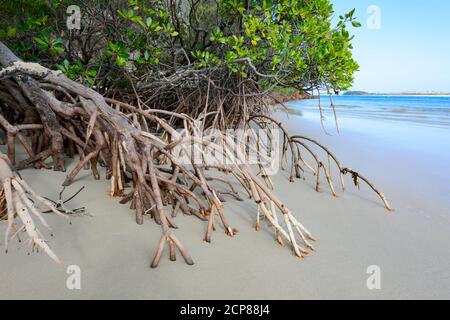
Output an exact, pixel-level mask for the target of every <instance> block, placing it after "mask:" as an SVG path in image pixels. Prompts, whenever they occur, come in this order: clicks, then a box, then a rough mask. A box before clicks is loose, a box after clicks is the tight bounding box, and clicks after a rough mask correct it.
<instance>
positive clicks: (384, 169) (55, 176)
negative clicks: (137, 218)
mask: <svg viewBox="0 0 450 320" xmlns="http://www.w3.org/2000/svg"><path fill="white" fill-rule="evenodd" d="M287 123H288V126H289V127H290V128H291V129H292V131H293V132H296V131H297V132H300V131H301V133H303V134H307V135H309V136H311V137H314V138H316V139H319V140H321V141H323V142H324V143H326V144H327V145H329V146H331V148H332V150H334V151H335V152H336V155H337V156H338V157H340V158H341V160H342V161H343V162H344V164H347V165H348V166H350V167H352V168H353V169H359V170H361V172H364V173H365V174H366V176H368V177H370V178H371V179H372V180H373V181H374V183H375V184H376V185H378V186H379V188H380V189H382V190H383V191H384V192H385V193H386V194H387V195H388V198H389V199H390V200H391V204H392V206H393V207H394V208H395V209H396V211H395V212H394V213H391V214H389V213H387V211H386V210H384V209H383V207H382V206H381V204H380V202H379V201H378V199H377V198H376V197H375V196H374V195H373V194H372V193H370V192H368V191H367V190H366V189H364V188H363V189H362V190H361V191H359V192H358V191H357V190H356V189H355V188H354V187H352V186H351V185H350V184H351V183H350V180H347V181H346V182H347V186H348V191H346V192H345V193H342V192H339V195H338V198H333V197H332V196H331V195H330V194H329V192H328V190H327V188H326V185H325V184H323V188H322V191H321V192H320V193H317V192H315V191H314V189H313V180H312V179H308V180H306V181H302V180H298V181H296V182H295V183H289V182H288V181H287V179H286V177H285V176H286V174H285V173H283V174H279V175H277V176H276V177H274V181H275V183H276V186H277V191H276V193H277V194H278V195H279V197H280V198H281V199H282V200H283V201H285V203H286V204H287V205H288V206H289V207H290V208H291V209H292V211H293V212H294V213H295V215H296V216H297V218H299V220H300V221H301V222H302V223H303V224H304V225H305V226H306V227H307V228H309V230H310V231H312V232H313V234H314V235H315V236H317V238H318V242H317V249H318V251H317V252H316V253H314V254H312V255H311V256H309V257H307V258H306V259H305V260H300V259H297V258H295V257H294V256H293V255H292V254H291V252H290V251H289V250H287V249H286V248H281V247H280V246H279V245H278V244H277V243H276V242H275V241H274V239H273V236H272V234H271V232H269V231H268V229H267V228H265V227H264V228H263V229H262V230H261V231H260V232H255V230H254V228H253V225H254V222H255V213H256V209H255V206H254V205H252V204H251V203H249V202H235V201H231V200H230V201H227V205H226V207H227V209H226V214H227V216H228V218H229V221H230V222H231V224H232V226H233V227H236V228H238V229H239V230H240V232H239V234H238V236H236V237H235V238H229V237H227V236H226V235H225V234H224V233H223V232H220V231H217V232H215V233H214V234H213V240H212V243H211V244H206V243H204V242H203V241H202V237H203V232H204V230H205V227H206V225H205V224H203V223H202V222H200V221H199V220H198V219H196V218H194V217H183V216H181V215H180V216H179V217H177V224H178V225H179V226H180V229H179V230H176V234H177V235H178V237H179V238H180V239H181V240H182V241H183V242H184V244H185V245H186V247H187V248H188V249H189V251H190V253H191V255H192V256H193V258H194V261H195V265H194V266H188V265H186V264H185V263H184V262H183V261H182V260H181V259H179V260H178V261H176V262H170V261H169V259H168V257H167V256H164V258H163V259H162V261H161V264H160V266H159V267H158V268H157V269H151V268H149V264H150V261H151V258H152V255H153V253H154V251H155V249H156V246H157V243H158V240H159V237H160V231H159V227H158V226H157V225H156V224H155V223H153V222H152V221H150V220H148V219H147V220H146V221H145V223H144V224H143V225H141V226H138V225H136V223H135V222H134V215H133V212H132V211H130V210H129V209H128V207H127V206H123V205H120V204H119V203H118V199H109V197H108V196H107V193H108V186H109V184H108V181H105V180H100V181H95V180H93V178H92V176H91V175H90V172H89V171H83V172H81V174H80V176H79V178H78V180H77V181H76V182H75V183H74V185H73V186H72V187H71V188H70V189H69V192H68V193H67V195H69V193H70V192H71V191H76V190H77V188H78V187H80V186H82V185H85V186H86V189H85V190H84V191H83V192H82V193H81V194H80V195H79V196H78V197H76V198H75V199H74V200H73V201H71V202H70V203H69V204H70V207H77V206H86V207H87V208H88V209H89V212H90V213H91V214H92V217H88V216H84V217H75V218H73V219H72V221H73V224H72V225H69V224H68V223H67V222H66V221H64V220H63V219H61V218H58V217H55V216H52V215H47V217H48V218H47V219H48V221H49V222H50V223H51V225H52V226H53V228H54V234H55V235H54V237H53V238H51V241H50V246H51V247H52V248H53V249H54V251H55V252H56V253H57V254H58V256H59V257H60V258H61V259H62V260H63V262H64V263H65V265H66V266H67V265H78V266H80V268H81V290H68V289H67V288H66V279H67V277H68V276H69V275H68V274H67V273H66V269H65V267H59V266H57V265H56V264H54V263H53V262H52V261H51V260H50V259H49V258H48V257H47V256H45V255H44V254H42V253H39V254H36V253H34V254H31V255H27V247H26V246H25V245H24V244H19V243H17V241H14V242H13V243H11V245H10V250H9V253H8V254H4V253H3V252H2V253H0V299H6V298H10V299H11V298H12V299H21V298H27V299H28V298H43V299H100V298H102V299H113V298H120V299H334V298H337V299H340V298H350V299H356V298H362V299H378V298H386V299H391V298H392V299H398V298H407V299H412V298H438V299H440V298H447V299H449V298H450V241H449V240H450V210H449V209H450V200H449V197H448V195H449V189H448V173H449V171H448V163H444V166H442V165H441V164H440V163H439V161H441V160H439V158H436V159H429V158H427V157H426V156H424V155H420V154H418V153H417V152H416V151H409V150H400V149H398V146H395V145H393V146H386V145H380V144H379V143H377V140H376V139H375V138H374V137H369V136H367V137H366V136H364V135H361V134H355V133H352V132H346V131H344V132H342V133H341V135H339V136H331V137H330V136H327V135H324V134H323V132H322V131H321V129H320V126H317V124H313V123H308V122H306V121H303V122H302V121H300V122H299V121H298V120H295V121H293V120H290V121H288V122H287ZM299 127H301V130H300V129H299ZM1 148H2V150H4V149H3V148H4V147H3V146H2V147H1ZM433 161H434V162H433ZM436 161H438V162H437V163H436ZM424 165H425V166H426V167H425V168H423V166H424ZM21 174H22V176H23V177H24V178H25V179H26V180H27V181H28V182H29V184H30V185H31V187H33V188H34V189H35V190H36V191H38V192H39V193H41V194H42V195H44V196H47V197H50V198H57V194H58V191H59V190H60V187H59V185H60V184H61V183H62V181H63V180H64V177H65V175H64V174H62V173H55V172H53V171H44V170H41V171H37V170H33V169H28V170H24V171H23V172H21ZM4 231H5V225H4V224H1V225H0V235H1V238H0V239H1V240H0V242H3V234H4ZM370 265H377V266H379V267H380V269H381V289H380V290H369V289H368V288H367V286H366V280H367V278H368V276H369V275H368V274H367V273H366V270H367V268H368V266H370Z"/></svg>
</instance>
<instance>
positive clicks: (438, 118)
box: [288, 96, 450, 129]
mask: <svg viewBox="0 0 450 320" xmlns="http://www.w3.org/2000/svg"><path fill="white" fill-rule="evenodd" d="M332 100H333V103H334V104H335V106H336V112H337V115H338V118H351V119H361V120H374V121H377V120H378V121H388V122H394V123H395V122H397V123H398V122H400V123H407V124H411V125H418V126H431V127H436V128H445V129H450V96H333V97H332ZM320 102H321V105H322V107H323V112H324V115H325V116H326V118H330V117H331V118H333V113H332V110H331V108H330V99H329V97H327V96H324V97H322V98H321V100H320ZM288 105H289V107H290V108H292V109H294V110H295V111H297V112H298V111H300V112H301V114H302V115H303V116H304V117H305V118H309V119H316V120H317V119H320V117H319V109H318V105H319V100H318V99H310V100H301V101H295V102H290V103H289V104H288ZM330 120H332V119H330Z"/></svg>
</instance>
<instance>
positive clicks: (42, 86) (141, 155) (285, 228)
mask: <svg viewBox="0 0 450 320" xmlns="http://www.w3.org/2000/svg"><path fill="white" fill-rule="evenodd" d="M0 65H2V66H3V67H4V68H3V69H2V70H0V86H1V87H0V89H1V88H5V89H6V90H4V91H3V92H2V91H0V92H1V93H2V94H1V95H0V107H1V111H2V112H1V114H0V127H1V128H2V129H3V130H4V131H5V133H6V136H7V141H6V143H7V149H8V152H7V154H8V155H7V159H6V158H5V157H3V158H2V159H3V160H2V161H3V162H0V164H1V163H3V165H2V167H0V178H2V179H1V180H2V183H3V186H2V189H1V190H2V195H3V198H4V199H6V200H5V201H6V202H5V201H3V202H2V201H0V204H2V203H3V204H4V203H6V207H7V208H6V209H2V210H0V211H1V212H2V213H3V218H4V219H5V213H4V212H7V214H6V219H7V221H8V225H14V223H13V221H14V220H15V215H16V214H17V215H18V216H19V218H20V219H21V220H22V221H23V223H24V229H23V230H26V232H27V233H28V235H29V237H30V239H31V241H32V243H33V244H35V245H37V246H39V247H40V248H42V249H43V250H44V251H45V252H46V253H47V254H48V255H50V256H51V257H52V258H53V259H54V260H55V261H58V262H59V260H58V258H57V257H56V255H55V254H54V253H53V252H52V251H51V250H50V248H48V246H47V244H46V243H45V241H43V238H42V236H41V235H40V233H39V232H38V231H37V229H35V228H33V226H34V225H33V224H32V223H34V222H33V220H32V219H31V215H30V213H29V212H31V214H34V215H35V216H36V217H37V218H38V219H39V220H41V222H42V224H43V225H44V226H45V225H46V223H45V221H44V220H42V219H41V218H42V216H40V215H39V212H37V211H36V210H34V209H33V203H30V202H28V201H27V199H28V198H27V195H26V193H28V196H30V197H34V198H36V199H39V201H42V198H40V197H39V196H37V195H36V194H35V193H33V192H32V190H31V189H30V188H29V187H28V186H27V185H26V184H25V182H24V181H23V180H21V179H20V178H18V177H16V176H15V175H13V174H12V171H11V170H10V169H11V168H14V169H17V170H19V169H22V168H25V167H29V166H34V167H36V168H49V164H48V161H47V159H49V158H51V159H52V163H53V170H57V171H65V170H66V166H65V158H66V157H69V158H72V157H74V156H76V155H78V157H79V162H78V164H77V165H76V166H75V168H74V169H73V170H72V171H71V172H69V173H68V174H67V177H66V179H65V181H64V183H63V185H64V186H68V185H70V184H71V183H72V182H73V181H74V180H75V179H76V177H77V175H78V173H79V172H80V171H81V170H83V169H90V170H91V171H92V174H93V176H94V178H95V179H100V171H99V170H98V166H99V165H100V166H103V167H105V170H106V178H107V179H110V181H111V195H112V196H116V197H121V203H129V204H130V208H132V209H133V210H135V213H136V214H135V219H136V222H137V223H138V224H142V223H143V222H144V217H145V216H149V217H151V218H152V219H154V220H155V222H156V223H157V224H159V225H160V227H161V240H160V242H159V245H158V246H157V249H156V252H155V254H154V257H153V259H152V262H151V267H156V266H158V264H159V262H160V259H161V257H162V254H163V252H164V248H165V246H166V244H167V245H168V248H169V258H170V260H172V261H174V260H176V253H177V251H178V252H179V253H180V254H181V256H182V257H183V259H184V261H185V262H186V263H187V264H193V260H192V258H191V257H190V255H189V253H188V251H187V249H186V248H185V247H184V246H183V244H182V242H181V241H180V240H179V239H178V238H177V237H176V235H175V230H176V229H177V228H178V227H177V225H176V223H175V217H176V215H177V212H178V211H180V212H182V213H183V214H186V215H194V216H196V217H197V218H199V219H200V220H201V221H204V223H205V228H206V230H205V234H204V240H205V241H206V242H210V241H211V237H212V233H213V231H214V230H216V229H217V228H218V224H219V223H220V224H221V227H222V229H223V231H224V232H225V233H226V234H227V235H228V236H230V237H232V236H234V235H235V234H236V233H237V230H236V229H235V228H233V227H231V225H230V224H229V223H228V221H227V218H226V214H225V211H224V201H225V197H228V196H230V197H232V198H234V199H237V200H242V198H241V196H240V195H239V193H238V192H239V191H238V190H237V189H236V187H235V186H233V184H232V183H231V181H234V182H235V183H237V185H240V186H241V187H242V189H243V190H245V191H246V192H247V194H248V195H249V197H250V198H251V200H252V201H253V202H254V203H255V204H256V206H257V215H256V229H257V230H258V229H259V228H260V220H261V217H264V218H265V220H266V221H267V222H268V225H269V226H270V227H271V228H273V230H274V234H275V238H276V240H277V241H278V242H279V243H280V244H284V243H288V244H289V245H290V247H291V248H292V251H293V253H294V254H295V255H296V256H297V257H300V258H303V257H304V256H305V255H307V254H309V253H310V252H311V251H315V248H314V246H313V245H312V241H315V237H314V236H313V235H312V234H311V233H310V232H309V231H308V230H307V229H306V228H305V227H304V226H303V225H302V224H301V223H300V222H299V221H298V220H297V218H296V217H295V216H294V214H293V213H292V212H291V211H290V210H289V209H288V208H287V207H286V205H285V204H284V203H282V202H281V201H280V200H279V199H278V198H277V197H276V196H275V194H274V192H273V191H272V188H273V184H272V181H271V180H270V177H269V176H268V174H267V173H266V169H265V168H264V166H262V165H261V164H260V163H257V164H255V165H252V164H249V162H248V161H247V159H248V155H249V153H250V152H252V151H254V152H256V153H257V154H258V155H259V156H261V157H264V155H263V154H264V152H265V151H266V150H267V149H268V145H267V144H264V143H263V142H261V140H260V139H259V138H258V137H256V136H255V135H254V131H252V129H253V128H254V127H255V126H254V125H255V124H256V127H259V128H262V129H263V130H266V129H268V128H269V127H270V126H273V124H276V125H277V126H278V127H279V128H281V129H282V132H283V135H284V139H285V141H284V144H283V146H282V150H283V153H282V154H283V159H282V161H284V162H286V161H287V158H288V156H287V150H288V148H290V149H291V161H292V165H291V179H293V177H294V176H296V177H300V172H301V171H304V170H305V169H304V167H305V168H309V169H310V170H312V171H313V172H314V174H315V175H316V176H317V186H316V188H317V190H318V188H319V172H320V170H321V169H322V171H323V172H324V174H325V177H326V180H327V182H328V184H329V186H330V188H331V190H332V193H333V194H335V190H334V188H333V185H332V180H331V174H330V172H329V169H327V168H326V166H325V165H324V164H323V163H322V162H321V161H320V160H319V159H318V157H317V156H315V154H314V152H312V151H311V149H310V148H308V146H307V145H306V144H305V143H304V142H302V141H303V140H305V139H304V138H303V137H300V136H294V137H290V136H289V135H288V133H287V131H286V130H285V129H284V127H282V124H279V123H277V122H276V121H274V120H273V119H272V118H271V117H270V116H268V115H267V114H266V113H265V111H264V110H266V108H264V107H259V106H258V107H255V108H249V107H248V101H247V100H245V97H244V98H243V100H242V99H241V98H239V99H241V100H240V102H239V103H241V104H242V105H244V106H245V108H244V109H243V110H239V109H234V108H231V109H227V112H224V108H223V106H222V104H223V101H224V99H225V98H223V99H222V98H221V97H220V96H219V97H215V101H216V102H217V101H218V102H217V103H218V104H219V105H220V107H218V105H215V107H214V108H213V111H211V112H210V111H208V110H212V109H208V107H209V105H208V101H210V99H212V98H211V97H210V96H209V90H210V88H209V82H208V89H207V90H208V94H207V95H206V98H205V99H206V100H205V101H206V103H205V104H203V102H204V101H203V100H202V105H203V109H198V108H199V107H196V108H194V111H193V112H191V113H189V112H187V111H186V109H179V108H181V105H180V107H177V108H176V109H175V110H173V109H167V108H166V109H154V108H149V107H148V105H146V104H145V102H144V100H143V98H142V96H139V95H138V94H136V99H137V104H138V105H137V106H134V105H132V104H129V103H126V102H123V101H119V100H117V99H116V98H111V97H109V98H105V97H104V96H102V95H101V94H99V93H97V92H96V91H94V90H93V89H91V88H88V87H85V86H83V85H81V84H79V83H77V82H74V81H72V80H70V79H68V78H67V77H66V76H65V75H63V74H61V73H60V72H56V71H52V70H49V69H47V68H44V67H42V66H40V65H38V64H34V63H26V62H22V61H20V59H18V58H17V57H16V56H15V55H14V54H13V53H12V52H11V51H10V50H9V49H8V48H7V47H6V46H4V45H3V44H2V43H1V42H0ZM7 88H9V89H7ZM13 92H15V93H16V94H13ZM236 99H238V98H236ZM252 99H255V98H254V97H253V96H252ZM183 108H185V106H184V107H183ZM180 110H184V111H185V112H182V111H180ZM227 117H228V120H227ZM229 118H232V120H231V121H230V120H229ZM230 124H232V125H233V126H234V127H236V126H238V127H239V128H240V129H242V130H243V132H244V134H243V135H242V136H241V135H236V134H235V135H230V134H229V133H227V132H226V130H225V129H227V128H229V126H230ZM175 128H177V129H182V130H176V129H175ZM264 132H267V136H268V138H269V139H268V141H272V140H273V139H275V136H273V133H271V131H270V130H267V131H264ZM16 141H18V143H21V144H22V145H23V147H24V149H25V150H26V152H27V154H28V158H27V159H25V160H20V161H19V159H16V156H15V143H16ZM309 141H310V142H313V143H314V141H313V140H309ZM316 145H319V146H320V144H318V143H316ZM300 147H303V148H304V149H305V150H307V151H309V152H310V153H311V154H312V155H313V156H314V158H315V159H316V162H317V163H316V167H317V168H316V169H314V168H313V166H312V165H309V164H308V163H306V161H305V160H303V158H302V156H301V152H300ZM269 149H270V148H269ZM324 150H327V149H324ZM196 152H197V156H195V153H196ZM327 152H328V151H327ZM193 153H194V155H193ZM328 154H329V155H330V156H331V157H332V158H333V159H334V160H335V162H336V164H337V165H338V167H339V170H340V171H339V172H340V173H341V174H346V173H351V174H352V175H353V176H354V179H357V178H358V177H359V178H360V179H362V180H363V181H365V182H367V183H369V182H368V181H367V180H366V179H365V178H363V177H361V176H360V175H358V174H356V173H355V172H353V171H351V170H350V169H344V168H342V167H341V166H340V164H339V162H338V161H337V160H336V159H335V158H334V156H333V155H332V154H331V153H330V152H328ZM7 161H9V163H10V166H9V165H7ZM212 171H215V173H214V174H212V173H211V172H212ZM258 175H260V177H258ZM355 177H356V178H355ZM341 181H343V180H341ZM369 185H370V186H372V185H371V184H370V183H369ZM219 186H220V187H219ZM22 189H23V190H22ZM374 190H375V192H377V193H378V194H379V195H380V197H382V199H383V201H384V203H385V205H386V207H387V208H388V209H389V206H388V204H387V202H386V200H385V198H384V196H382V194H381V193H379V192H378V191H377V190H376V189H375V188H374ZM38 197H39V198H38ZM3 198H0V199H3ZM44 200H45V199H44ZM45 204H46V205H47V207H48V208H50V209H51V210H53V211H55V213H59V214H61V213H60V212H59V211H58V210H56V209H55V206H54V205H53V204H52V203H50V202H48V201H47V202H45ZM1 208H2V207H1V206H0V209H1ZM23 208H25V209H24V210H22V209H23ZM5 210H6V211H5ZM18 210H22V211H21V212H20V213H19V212H18ZM64 216H65V215H64ZM0 217H2V216H1V215H0ZM11 228H12V227H8V231H7V235H6V236H7V238H8V239H11V236H10V231H11V230H10V229H11ZM33 230H35V231H34V233H33ZM19 231H21V230H20V229H19V230H18V232H17V234H18V233H19Z"/></svg>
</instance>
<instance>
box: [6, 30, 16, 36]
mask: <svg viewBox="0 0 450 320" xmlns="http://www.w3.org/2000/svg"><path fill="white" fill-rule="evenodd" d="M16 33H17V29H16V28H8V31H6V36H7V37H9V38H11V37H14V36H15V35H16Z"/></svg>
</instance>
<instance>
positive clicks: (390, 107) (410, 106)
mask: <svg viewBox="0 0 450 320" xmlns="http://www.w3.org/2000/svg"><path fill="white" fill-rule="evenodd" d="M333 102H334V105H335V106H336V113H337V118H338V122H339V128H340V130H341V132H347V133H349V132H353V133H355V134H356V135H355V137H357V138H361V139H362V137H365V138H364V139H368V141H370V140H373V141H380V142H381V143H382V144H384V145H390V146H393V147H394V148H396V149H397V150H403V149H409V150H415V151H416V152H418V153H420V154H423V155H424V156H426V157H429V156H433V157H435V159H436V160H438V161H439V165H444V166H445V168H446V174H449V172H450V170H449V169H450V168H449V166H450V96H337V97H333ZM318 105H319V100H318V99H309V100H299V101H292V102H289V103H288V104H287V106H288V108H289V109H290V110H292V111H293V112H292V114H295V115H296V116H299V117H300V118H303V119H304V120H308V121H314V122H316V123H317V124H319V123H320V112H319V108H318ZM321 106H322V109H323V114H324V117H325V119H324V121H323V125H324V126H323V127H324V129H325V133H327V134H331V135H337V134H338V133H337V130H336V125H335V121H334V116H333V111H332V109H331V108H330V100H329V97H322V98H321ZM358 133H362V134H363V135H358ZM447 170H448V171H447Z"/></svg>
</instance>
